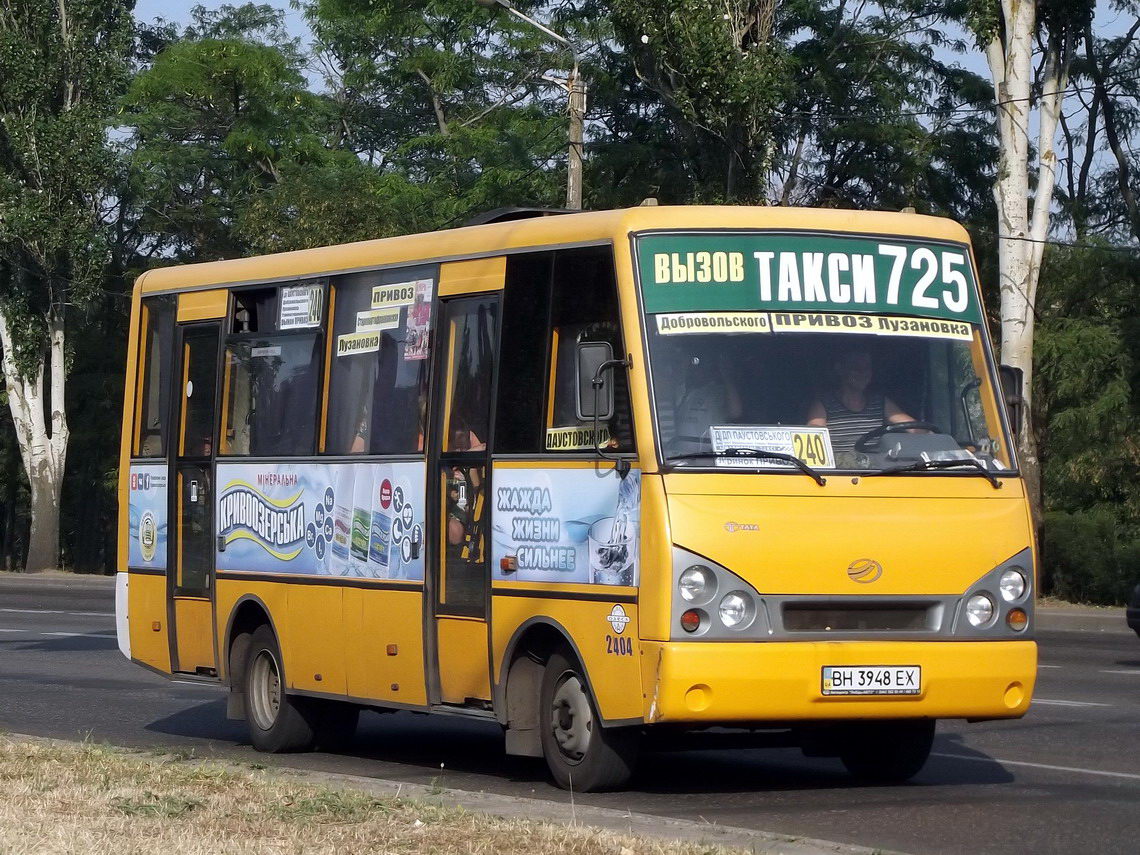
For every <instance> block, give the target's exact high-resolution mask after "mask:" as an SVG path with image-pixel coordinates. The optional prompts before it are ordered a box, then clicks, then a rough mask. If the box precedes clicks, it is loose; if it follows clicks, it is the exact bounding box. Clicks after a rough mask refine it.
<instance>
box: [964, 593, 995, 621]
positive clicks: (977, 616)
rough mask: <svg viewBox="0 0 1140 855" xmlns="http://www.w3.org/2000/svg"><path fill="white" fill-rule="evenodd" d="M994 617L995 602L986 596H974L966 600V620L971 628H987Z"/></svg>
mask: <svg viewBox="0 0 1140 855" xmlns="http://www.w3.org/2000/svg"><path fill="white" fill-rule="evenodd" d="M993 617H994V601H993V600H991V599H990V598H989V597H987V596H986V595H985V594H974V596H972V597H970V599H968V600H966V620H968V621H969V622H970V626H985V625H986V624H987V623H989V622H990V621H991V620H993Z"/></svg>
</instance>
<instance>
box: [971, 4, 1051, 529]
mask: <svg viewBox="0 0 1140 855" xmlns="http://www.w3.org/2000/svg"><path fill="white" fill-rule="evenodd" d="M1001 9H1002V16H1003V21H1004V26H1003V28H1002V29H1001V30H1000V31H999V33H998V34H997V35H995V36H994V37H993V38H992V39H991V41H990V42H989V44H988V45H987V48H986V60H987V62H988V63H989V66H990V72H991V74H992V75H993V80H994V92H995V96H996V107H997V125H998V138H999V141H1000V146H1001V159H1000V162H999V165H998V175H997V179H996V180H995V182H994V200H995V201H996V202H997V209H998V271H999V285H1000V291H1001V361H1002V363H1003V364H1005V365H1011V366H1013V367H1015V368H1020V369H1021V370H1022V372H1024V377H1025V384H1024V392H1023V395H1024V398H1025V402H1024V406H1023V413H1024V416H1023V418H1022V424H1021V430H1020V431H1019V433H1018V435H1017V438H1016V442H1017V450H1018V458H1019V462H1020V466H1021V471H1022V474H1023V476H1024V478H1025V485H1026V489H1027V491H1028V493H1029V501H1030V506H1031V508H1032V510H1033V516H1034V519H1035V520H1036V521H1037V524H1038V526H1040V522H1041V515H1042V494H1041V466H1040V461H1039V460H1038V457H1037V443H1036V438H1035V435H1034V431H1033V331H1034V323H1035V315H1034V306H1035V304H1036V300H1037V283H1038V280H1039V278H1040V274H1041V259H1042V253H1043V252H1044V249H1045V243H1046V241H1047V239H1048V235H1049V213H1050V207H1051V205H1052V202H1053V190H1054V186H1055V184H1056V167H1057V155H1056V150H1055V144H1054V138H1055V136H1056V133H1057V124H1058V121H1059V119H1060V109H1061V98H1062V94H1061V93H1062V92H1063V91H1064V88H1065V86H1066V85H1067V82H1068V72H1069V62H1070V58H1071V56H1072V44H1071V41H1070V40H1069V39H1068V38H1066V37H1051V38H1050V39H1049V41H1048V44H1047V46H1046V56H1045V64H1044V74H1043V79H1042V86H1041V96H1040V110H1039V113H1038V126H1039V135H1038V145H1037V151H1038V162H1037V170H1038V174H1037V185H1036V194H1035V196H1034V198H1033V208H1032V215H1031V214H1030V204H1029V203H1030V200H1029V169H1030V163H1029V132H1030V125H1031V122H1030V117H1031V113H1032V108H1033V105H1032V101H1031V99H1032V96H1033V87H1032V83H1033V39H1034V35H1035V28H1036V12H1037V9H1036V3H1035V2H1028V0H1003V2H1002V4H1001Z"/></svg>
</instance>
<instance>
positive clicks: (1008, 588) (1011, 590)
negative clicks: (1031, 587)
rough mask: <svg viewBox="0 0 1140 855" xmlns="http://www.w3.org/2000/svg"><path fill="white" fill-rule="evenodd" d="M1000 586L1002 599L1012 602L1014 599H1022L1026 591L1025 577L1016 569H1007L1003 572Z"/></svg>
mask: <svg viewBox="0 0 1140 855" xmlns="http://www.w3.org/2000/svg"><path fill="white" fill-rule="evenodd" d="M998 587H999V588H1000V589H1001V597H1002V599H1003V600H1005V601H1006V602H1007V603H1012V602H1013V601H1014V600H1020V599H1021V597H1022V595H1023V594H1024V593H1025V577H1024V576H1022V575H1021V573H1019V572H1018V571H1016V570H1006V571H1005V572H1004V573H1002V574H1001V582H1000V583H999V584H998Z"/></svg>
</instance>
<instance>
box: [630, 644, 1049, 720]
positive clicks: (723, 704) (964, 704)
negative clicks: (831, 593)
mask: <svg viewBox="0 0 1140 855" xmlns="http://www.w3.org/2000/svg"><path fill="white" fill-rule="evenodd" d="M641 647H642V653H643V662H644V663H645V664H644V668H645V671H644V674H643V686H644V689H645V721H646V722H710V723H711V722H741V723H744V722H754V723H762V722H765V721H770V722H777V721H778V722H783V721H810V720H836V719H862V718H977V719H987V718H1018V717H1020V716H1022V715H1024V714H1025V712H1026V711H1027V710H1028V709H1029V702H1030V699H1031V697H1032V695H1033V686H1034V682H1035V680H1036V677H1037V645H1036V643H1035V642H1033V641H892V642H887V641H819V642H809V641H800V642H787V643H784V642H761V643H747V642H729V643H718V642H698V641H692V642H678V641H673V642H653V641H644V642H642V645H641ZM916 665H917V666H920V667H921V669H922V671H921V684H920V686H919V692H918V694H913V695H841V696H835V695H824V694H823V688H822V682H823V669H824V668H825V667H827V666H916Z"/></svg>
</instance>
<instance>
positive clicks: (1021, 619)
mask: <svg viewBox="0 0 1140 855" xmlns="http://www.w3.org/2000/svg"><path fill="white" fill-rule="evenodd" d="M1005 622H1006V625H1007V626H1008V627H1009V628H1010V629H1012V630H1013V631H1014V632H1021V631H1022V630H1024V629H1025V627H1027V626H1029V615H1027V614H1026V613H1025V611H1024V610H1023V609H1010V610H1009V614H1008V615H1006V616H1005Z"/></svg>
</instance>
